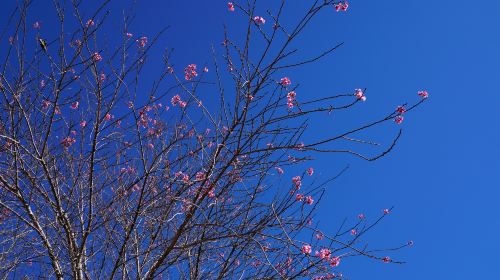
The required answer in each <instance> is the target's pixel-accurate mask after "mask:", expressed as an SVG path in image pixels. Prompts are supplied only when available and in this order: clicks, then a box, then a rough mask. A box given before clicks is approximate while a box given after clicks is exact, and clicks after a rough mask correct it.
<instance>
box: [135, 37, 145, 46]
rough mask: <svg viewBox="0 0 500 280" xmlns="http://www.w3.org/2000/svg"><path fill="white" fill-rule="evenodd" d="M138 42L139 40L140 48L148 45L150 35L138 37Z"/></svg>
mask: <svg viewBox="0 0 500 280" xmlns="http://www.w3.org/2000/svg"><path fill="white" fill-rule="evenodd" d="M136 42H137V46H139V48H144V47H145V46H146V44H147V43H148V37H146V36H142V37H141V38H139V39H137V40H136Z"/></svg>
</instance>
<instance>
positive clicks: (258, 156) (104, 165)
mask: <svg viewBox="0 0 500 280" xmlns="http://www.w3.org/2000/svg"><path fill="white" fill-rule="evenodd" d="M109 2H110V1H103V3H102V4H101V6H100V7H98V8H97V9H96V10H95V11H93V13H92V14H91V16H90V17H84V16H82V13H81V12H82V10H85V7H84V6H83V2H82V1H77V0H72V1H59V0H54V1H53V3H51V4H52V5H53V6H54V14H53V15H51V16H57V17H58V19H59V22H60V29H59V30H57V31H53V32H52V34H50V32H41V25H40V23H39V22H35V23H32V22H28V20H27V13H28V11H29V8H30V5H31V1H30V0H24V1H19V3H18V5H17V8H16V10H15V11H13V13H12V15H11V17H10V18H9V19H8V22H6V25H5V26H6V27H5V29H4V30H7V31H8V32H4V33H3V35H2V37H1V38H0V39H1V40H2V44H4V45H2V48H5V49H6V54H5V56H4V57H2V63H3V64H2V69H1V74H0V91H1V101H0V104H1V108H2V110H1V113H0V147H1V148H0V162H1V163H0V164H1V168H0V211H1V215H0V236H1V238H0V275H1V276H2V277H3V278H4V279H13V278H20V277H23V276H26V277H30V276H32V277H37V276H38V277H40V278H56V279H63V278H74V279H105V278H109V279H115V278H116V279H117V278H122V279H154V278H155V279H156V278H159V279H161V278H168V279H170V278H173V279H179V278H182V279H186V278H189V279H212V278H214V279H215V278H217V279H226V278H231V279H233V278H234V279H275V278H276V279H295V278H303V277H308V278H314V279H331V278H335V277H336V278H343V276H342V274H341V273H339V271H338V268H339V267H338V266H339V264H340V262H341V260H342V259H345V258H351V257H355V256H364V257H367V258H372V259H374V260H380V261H384V262H392V263H401V262H399V261H396V260H391V259H390V258H389V257H386V254H385V253H384V250H378V249H374V248H372V247H368V245H367V243H366V242H365V241H364V240H363V238H362V237H363V235H364V234H365V233H366V232H367V231H369V230H371V229H372V228H373V227H374V226H375V225H377V224H378V223H379V222H380V220H381V219H382V218H383V217H384V216H385V214H387V213H389V211H390V209H386V210H385V211H384V213H381V216H380V217H379V218H378V219H376V220H373V221H371V222H369V221H367V219H365V218H364V216H363V215H360V216H359V221H357V222H355V223H353V224H351V225H348V224H347V223H343V224H341V225H338V230H337V231H336V232H330V233H327V232H323V231H321V230H320V229H319V228H318V227H317V226H315V224H314V223H313V222H312V216H313V214H314V211H315V209H316V206H317V203H318V202H319V201H320V199H321V196H322V194H323V192H324V189H325V187H326V186H327V184H328V183H330V182H331V181H332V180H334V179H335V178H336V177H337V176H339V175H340V173H342V172H340V173H339V174H332V178H324V180H323V181H321V180H320V179H316V180H312V179H309V177H312V176H315V175H314V174H313V173H314V170H313V169H312V168H309V169H308V167H309V166H308V165H306V164H309V163H308V162H309V161H310V160H312V159H313V156H314V154H315V153H320V152H321V153H331V154H335V153H349V154H352V155H354V156H357V157H361V158H363V159H365V160H369V161H372V160H376V159H378V158H380V157H383V156H384V155H386V154H387V153H388V152H389V151H391V149H392V148H393V147H394V145H395V144H396V142H397V140H398V139H399V137H400V135H401V131H399V133H398V134H397V135H396V136H395V138H394V139H393V141H392V142H391V143H387V147H386V148H385V149H384V150H382V151H380V150H377V149H379V148H378V147H376V146H373V144H374V143H372V142H370V141H366V140H359V139H357V138H356V135H357V134H358V133H359V132H361V131H366V130H368V129H370V128H372V127H375V126H379V125H382V124H384V123H387V122H394V121H395V122H396V123H400V122H401V121H402V120H403V114H404V113H406V112H408V111H411V110H413V109H414V108H415V107H416V106H418V105H420V104H421V103H422V102H424V101H425V99H426V97H427V93H426V92H420V93H419V94H420V96H421V98H420V99H419V101H417V102H416V103H414V104H403V105H402V106H401V107H398V108H397V109H395V110H394V111H391V112H388V113H387V114H386V115H385V116H384V117H383V118H380V119H376V120H374V121H371V122H367V123H366V124H364V125H362V126H359V127H353V128H351V129H348V130H346V131H344V132H342V133H339V134H337V135H330V136H329V137H327V138H322V139H316V140H313V138H311V137H307V140H309V142H303V141H304V139H303V138H304V137H302V136H303V134H304V133H305V132H306V131H307V128H308V123H310V122H312V121H314V120H317V119H318V118H321V117H322V116H324V115H325V114H337V113H339V112H341V111H343V110H348V109H350V108H353V107H355V106H357V105H359V104H360V103H362V102H363V101H364V100H365V99H366V97H365V90H363V89H356V90H353V91H351V92H346V93H341V94H336V95H332V96H330V97H326V98H320V99H307V98H305V97H302V96H300V94H298V95H297V94H296V93H295V90H296V88H295V87H294V84H293V83H292V81H290V79H288V78H287V77H286V76H287V74H288V73H291V72H292V71H294V69H296V68H299V67H300V66H303V65H306V64H309V63H313V62H315V61H317V60H319V59H320V58H322V57H324V56H326V55H328V54H330V53H332V52H334V51H335V49H336V48H338V47H339V46H340V45H337V46H333V47H332V48H330V49H328V50H326V51H325V52H323V53H320V54H318V55H317V56H316V57H311V58H305V59H300V58H299V59H297V57H298V55H297V53H298V52H297V50H295V49H293V48H292V47H291V46H292V45H293V42H295V41H296V40H297V38H298V35H299V34H301V33H302V32H304V30H305V27H306V26H307V25H308V24H309V23H310V22H311V20H312V19H313V18H314V17H315V16H317V15H318V13H320V12H322V11H323V10H328V12H332V11H333V12H335V10H337V11H338V12H344V11H346V10H347V3H346V2H344V1H340V2H339V1H331V0H321V1H320V0H316V1H311V2H312V3H311V4H310V8H309V9H308V10H305V11H304V14H303V16H302V17H301V18H298V19H297V21H296V23H295V25H293V26H286V25H284V24H281V22H282V19H283V18H284V17H285V16H286V15H285V12H284V7H285V4H287V3H286V2H287V1H285V0H282V1H281V4H280V7H279V9H277V10H273V11H268V12H267V14H266V15H258V14H256V13H255V4H256V3H255V2H256V1H247V2H242V3H236V2H235V3H228V12H235V13H238V14H239V18H240V19H241V20H245V21H246V23H247V26H246V29H245V30H242V32H241V33H239V34H241V36H240V37H238V38H236V40H234V39H233V38H230V37H229V35H227V34H228V32H225V34H226V36H225V40H224V42H223V43H222V46H220V45H217V46H213V48H212V51H213V57H212V59H213V63H212V64H211V65H210V66H208V65H207V66H206V67H209V68H210V71H211V72H210V74H211V75H208V74H207V73H206V72H207V71H208V68H203V69H202V67H197V65H196V64H191V65H187V66H185V67H180V68H177V67H175V66H174V65H173V64H172V63H171V61H172V60H171V59H170V56H171V52H170V51H169V50H168V49H167V50H166V51H165V55H164V57H163V58H162V59H163V61H164V69H163V71H162V72H161V73H158V76H157V78H156V81H155V82H154V83H153V85H152V87H151V88H150V89H149V90H148V91H147V92H146V91H145V90H144V87H141V86H139V84H140V81H141V77H143V75H144V72H143V67H144V65H145V64H146V63H147V62H148V54H149V50H150V48H151V47H152V46H153V45H154V43H155V42H156V41H157V39H158V37H159V36H160V35H161V34H162V33H163V32H164V31H165V30H160V31H159V32H158V34H157V36H155V37H154V38H149V41H148V38H146V37H136V36H134V35H133V34H130V33H128V30H127V26H128V25H129V24H130V20H131V17H130V16H125V17H124V29H123V30H122V36H121V37H122V41H121V43H118V44H115V46H118V47H116V48H115V49H111V48H109V47H106V48H105V49H104V48H103V46H102V45H99V42H101V41H102V40H103V39H102V35H101V32H100V30H101V27H102V25H103V23H104V22H105V19H106V17H107V13H106V6H107V5H108V3H109ZM290 5H291V4H290ZM85 12H86V13H87V14H88V10H85ZM266 19H267V21H266ZM68 21H74V22H76V25H77V27H76V28H74V29H73V30H69V28H68V24H67V22H68ZM73 25H74V24H73ZM270 26H272V27H270ZM7 40H8V44H6V43H4V42H6V41H7ZM255 41H259V42H263V48H262V50H259V51H258V52H257V51H255V50H253V51H252V55H250V49H251V48H252V47H251V46H252V43H253V42H255ZM238 42H240V43H238ZM256 53H257V54H256ZM156 59H157V58H156ZM148 75H149V73H148ZM207 85H211V86H216V88H217V89H218V92H219V95H218V98H219V100H218V101H219V105H218V106H215V107H214V106H212V107H213V108H211V107H210V106H208V105H206V104H205V105H204V104H203V103H202V99H203V98H202V94H201V92H203V91H204V89H205V87H206V86H207ZM144 95H147V96H148V98H146V99H145V98H141V97H140V96H144ZM335 143H342V144H343V145H344V146H346V145H347V146H348V147H353V149H335V145H334V144H335ZM360 144H363V145H369V146H373V151H374V153H375V154H374V155H372V156H368V155H364V154H361V153H359V152H357V151H356V150H354V148H355V147H356V146H355V145H360ZM284 169H287V171H289V170H291V172H297V173H294V175H293V176H290V175H289V174H290V172H287V173H286V174H283V173H284ZM297 170H301V171H300V172H298V171H297ZM303 182H304V184H303ZM407 245H408V244H404V245H402V246H399V247H398V246H397V247H396V248H390V249H386V250H397V249H400V248H402V247H405V246H407Z"/></svg>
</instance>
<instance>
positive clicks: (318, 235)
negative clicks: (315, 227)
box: [316, 233, 325, 240]
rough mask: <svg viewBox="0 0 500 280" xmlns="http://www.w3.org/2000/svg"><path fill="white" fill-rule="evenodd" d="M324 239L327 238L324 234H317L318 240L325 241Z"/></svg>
mask: <svg viewBox="0 0 500 280" xmlns="http://www.w3.org/2000/svg"><path fill="white" fill-rule="evenodd" d="M323 238H325V236H324V235H323V234H322V233H316V239H318V240H323Z"/></svg>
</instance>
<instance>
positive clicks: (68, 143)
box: [61, 136, 76, 148]
mask: <svg viewBox="0 0 500 280" xmlns="http://www.w3.org/2000/svg"><path fill="white" fill-rule="evenodd" d="M75 143H76V139H75V138H71V137H69V136H68V137H65V138H64V139H63V140H62V141H61V145H63V147H65V148H69V147H71V145H73V144H75Z"/></svg>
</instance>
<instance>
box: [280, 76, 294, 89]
mask: <svg viewBox="0 0 500 280" xmlns="http://www.w3.org/2000/svg"><path fill="white" fill-rule="evenodd" d="M291 84H292V81H290V79H289V78H288V77H284V78H281V80H280V85H282V86H284V87H287V86H289V85H291Z"/></svg>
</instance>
